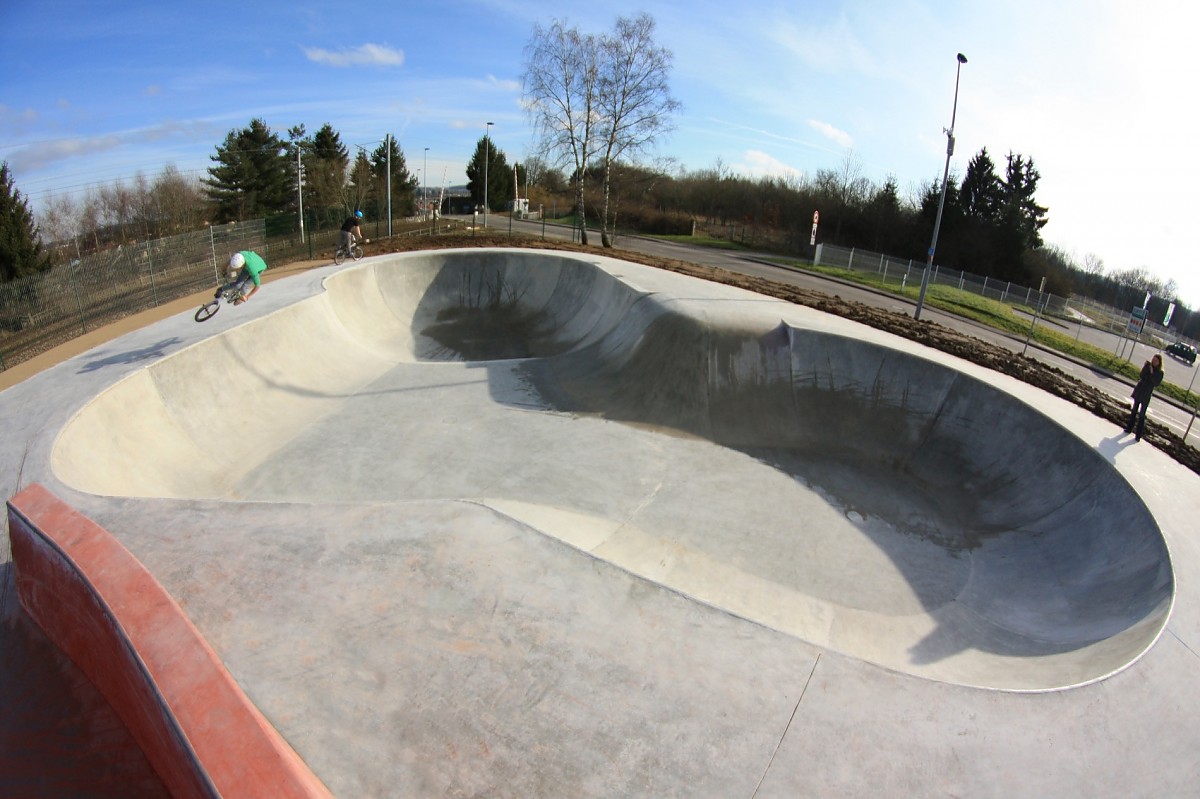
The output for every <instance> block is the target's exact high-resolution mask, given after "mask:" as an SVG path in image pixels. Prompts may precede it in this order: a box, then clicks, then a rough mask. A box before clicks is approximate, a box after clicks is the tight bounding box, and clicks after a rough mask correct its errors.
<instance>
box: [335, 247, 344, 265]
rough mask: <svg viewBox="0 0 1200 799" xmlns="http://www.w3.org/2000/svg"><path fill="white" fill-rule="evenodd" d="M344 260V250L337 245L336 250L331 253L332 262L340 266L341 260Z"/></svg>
mask: <svg viewBox="0 0 1200 799" xmlns="http://www.w3.org/2000/svg"><path fill="white" fill-rule="evenodd" d="M344 260H346V251H345V250H343V249H342V248H341V247H338V248H337V250H335V251H334V253H333V262H334V263H335V264H337V265H338V266H341V265H342V261H344Z"/></svg>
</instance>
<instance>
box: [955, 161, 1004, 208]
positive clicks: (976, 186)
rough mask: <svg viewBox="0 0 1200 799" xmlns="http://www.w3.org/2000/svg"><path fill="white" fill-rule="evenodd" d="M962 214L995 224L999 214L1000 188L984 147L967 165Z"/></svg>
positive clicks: (992, 164)
mask: <svg viewBox="0 0 1200 799" xmlns="http://www.w3.org/2000/svg"><path fill="white" fill-rule="evenodd" d="M960 193H961V195H962V208H963V213H964V214H965V215H966V216H967V217H969V218H972V219H977V220H981V221H984V222H995V221H996V218H997V217H998V216H999V213H1000V201H1001V197H1000V194H1001V186H1000V178H999V177H998V176H997V175H996V165H995V164H994V163H992V158H991V156H989V155H988V151H987V148H986V147H984V148H983V149H982V150H980V151H979V152H978V153H976V154H975V157H974V158H972V159H971V161H970V163H968V164H967V173H966V175H964V176H963V182H962V188H961V189H960Z"/></svg>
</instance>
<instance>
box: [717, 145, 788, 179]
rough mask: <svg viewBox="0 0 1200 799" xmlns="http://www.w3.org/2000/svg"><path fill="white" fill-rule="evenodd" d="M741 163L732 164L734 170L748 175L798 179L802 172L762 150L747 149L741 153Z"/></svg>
mask: <svg viewBox="0 0 1200 799" xmlns="http://www.w3.org/2000/svg"><path fill="white" fill-rule="evenodd" d="M742 158H743V159H745V160H744V161H743V162H742V163H739V164H732V165H731V167H732V169H733V171H734V172H737V173H740V174H744V175H749V176H750V177H755V178H759V177H772V178H779V177H782V178H789V179H799V178H800V177H801V176H802V175H803V173H802V172H801V171H800V170H798V169H796V168H795V167H792V166H789V165H788V164H785V163H783V162H782V161H780V160H779V159H778V158H775V157H774V156H772V155H768V154H767V153H764V152H763V151H762V150H747V151H746V152H745V153H743V155H742Z"/></svg>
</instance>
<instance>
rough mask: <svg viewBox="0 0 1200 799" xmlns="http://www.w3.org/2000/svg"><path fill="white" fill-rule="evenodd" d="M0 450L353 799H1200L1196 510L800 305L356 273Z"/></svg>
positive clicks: (33, 411) (121, 351)
mask: <svg viewBox="0 0 1200 799" xmlns="http://www.w3.org/2000/svg"><path fill="white" fill-rule="evenodd" d="M0 423H2V425H3V429H4V430H5V431H6V441H7V442H8V444H9V446H8V447H7V448H5V449H4V450H2V451H0V479H3V480H4V481H5V484H6V485H10V486H14V487H18V488H19V487H21V486H23V485H27V484H28V483H30V482H34V481H38V482H42V483H44V484H45V485H46V486H47V487H48V488H50V489H51V490H52V491H54V492H55V493H56V494H58V495H59V496H61V497H62V498H63V499H64V500H65V501H67V502H69V503H70V504H71V505H73V506H74V507H76V508H78V509H79V510H80V511H81V512H83V513H85V514H87V515H88V516H89V517H91V518H93V519H94V520H96V521H97V522H98V523H99V524H101V525H103V526H104V527H105V528H106V529H108V530H109V531H111V532H112V533H113V534H114V535H115V536H117V537H118V538H119V539H120V540H121V542H122V543H123V544H124V545H125V546H126V547H127V548H128V549H129V550H130V551H131V552H132V553H133V554H134V555H135V556H136V557H137V558H139V559H140V560H141V561H142V562H143V563H144V564H145V565H146V566H147V568H148V569H149V570H150V571H151V572H152V573H153V574H154V575H155V576H156V578H157V579H158V580H159V581H160V582H161V583H162V584H163V586H164V587H165V588H166V589H167V590H168V591H169V592H170V593H171V595H172V596H173V597H175V598H176V600H177V601H178V602H179V604H180V605H181V606H182V607H183V609H184V610H185V611H186V613H187V614H188V616H189V617H190V618H191V620H192V621H193V622H194V623H195V624H196V626H197V628H198V629H199V630H200V631H201V632H202V633H203V635H204V636H205V638H206V640H207V641H208V642H209V643H210V644H211V646H212V647H213V649H214V651H215V652H217V653H218V654H219V656H220V657H221V659H222V660H223V661H224V663H225V665H226V666H227V668H228V669H229V671H230V673H231V674H232V675H233V676H234V677H235V678H236V680H237V681H238V682H239V684H240V685H241V686H242V687H243V688H244V690H245V691H246V693H247V695H248V696H249V697H250V699H251V700H252V701H253V702H254V703H255V704H256V705H257V706H258V708H259V709H260V710H261V711H262V712H263V713H264V715H265V716H266V717H267V718H268V719H269V720H270V722H271V723H272V724H273V725H275V727H276V728H277V729H278V730H279V731H280V732H281V734H282V735H283V736H284V738H285V739H286V740H287V741H288V742H289V743H290V744H291V745H292V747H293V748H294V749H295V750H296V751H297V752H298V753H299V754H300V755H301V756H302V757H303V758H304V759H305V761H306V762H307V763H308V764H309V766H310V767H311V768H312V769H313V771H314V772H315V773H316V774H317V775H318V776H319V777H320V778H321V779H322V780H323V781H324V782H325V783H326V785H328V786H329V788H330V789H331V790H332V791H333V792H334V793H335V794H336V795H338V796H345V797H352V796H353V797H367V796H484V795H486V796H513V797H518V796H521V797H527V796H579V797H584V796H587V797H602V796H603V797H608V796H688V797H696V796H705V797H707V796H712V797H726V796H756V797H758V798H759V799H766V798H767V797H789V796H799V795H810V796H829V795H844V796H850V795H879V794H880V793H889V794H890V793H895V794H900V795H939V794H944V795H971V796H1028V795H1041V796H1065V795H1090V796H1108V795H1111V796H1138V795H1181V794H1185V793H1187V792H1188V791H1190V790H1191V789H1192V788H1194V785H1195V784H1196V781H1197V780H1198V779H1200V761H1198V760H1197V758H1196V756H1195V752H1196V751H1197V750H1198V748H1200V719H1198V718H1197V717H1196V714H1195V711H1194V708H1195V707H1197V706H1200V657H1198V656H1197V652H1200V590H1198V589H1197V585H1200V581H1197V579H1196V578H1197V575H1200V543H1198V542H1197V539H1196V537H1195V536H1194V534H1193V530H1194V527H1195V519H1196V518H1197V515H1198V511H1200V500H1198V499H1197V498H1198V497H1200V480H1198V478H1197V476H1196V475H1195V474H1193V473H1191V472H1189V471H1188V470H1186V469H1184V468H1183V467H1181V466H1179V464H1177V463H1175V462H1174V461H1171V460H1170V459H1169V458H1167V457H1166V456H1165V455H1163V454H1162V453H1160V452H1157V451H1156V450H1154V449H1152V448H1150V447H1148V446H1145V445H1132V439H1126V438H1123V437H1121V435H1120V431H1119V430H1117V429H1115V428H1114V427H1113V426H1112V425H1111V424H1109V423H1107V422H1105V421H1103V420H1101V419H1098V418H1097V417H1095V416H1093V415H1092V414H1091V413H1089V412H1088V411H1086V410H1085V409H1081V408H1078V407H1075V406H1072V405H1069V404H1068V403H1065V402H1063V401H1061V400H1058V399H1056V398H1054V397H1051V396H1050V395H1048V394H1046V393H1044V392H1042V391H1039V390H1037V389H1036V388H1033V387H1031V386H1029V385H1026V384H1022V383H1019V382H1017V381H1015V380H1012V379H1010V378H1007V377H1005V376H1003V375H999V374H997V373H994V372H990V371H988V370H986V369H983V368H979V367H976V366H973V365H971V364H968V363H965V362H962V361H960V360H958V359H956V358H953V357H951V356H948V355H945V354H942V353H939V352H935V351H932V350H928V349H926V348H922V347H919V346H917V345H914V344H913V343H912V342H908V341H904V340H901V339H898V338H896V337H893V336H890V335H888V334H886V333H883V332H880V331H877V330H874V329H869V328H866V327H863V326H861V325H857V324H855V323H852V322H849V321H847V320H844V319H840V318H836V317H832V316H829V315H826V314H822V313H820V312H818V311H815V310H812V309H808V308H803V307H798V306H794V305H791V304H788V303H785V302H781V301H779V300H775V299H771V298H767V297H763V296H761V295H756V294H752V293H749V292H745V291H741V290H737V289H733V288H730V287H727V286H720V285H715V284H711V283H707V282H704V281H700V280H695V279H692V278H688V277H685V276H682V275H678V274H674V273H670V272H666V271H662V270H657V269H653V268H650V267H645V266H640V265H636V264H630V263H626V262H622V261H616V260H613V259H610V258H606V257H604V256H602V255H598V254H597V255H578V254H565V253H562V254H554V253H548V252H546V251H533V250H507V249H506V250H470V251H466V250H464V251H444V252H426V253H413V254H406V255H395V256H381V257H378V258H373V259H366V260H364V261H362V262H360V263H358V264H356V265H353V266H346V267H342V268H334V267H325V268H321V269H317V270H315V271H313V272H311V273H306V274H303V275H298V276H296V277H289V278H287V279H286V280H280V281H276V282H273V283H271V284H269V285H268V286H267V287H266V288H265V289H264V291H263V292H261V293H260V295H258V296H256V297H255V300H254V302H252V303H250V304H248V305H245V306H240V307H239V308H230V309H228V310H223V311H222V312H221V313H220V314H219V315H218V316H216V317H215V318H214V319H213V320H211V321H209V322H206V323H204V324H203V325H198V324H196V323H195V322H193V321H192V319H191V314H190V313H187V314H181V315H178V316H175V317H171V318H170V319H166V320H163V321H161V322H159V323H157V324H155V325H152V326H150V327H147V328H144V329H142V330H139V331H136V332H134V333H131V334H129V335H128V336H126V337H124V338H122V339H118V340H116V341H114V342H112V343H111V344H108V345H104V346H102V347H100V348H97V349H96V350H94V351H90V352H88V353H85V354H83V355H81V356H78V357H77V358H75V359H72V360H71V361H68V362H66V363H63V364H61V365H59V366H58V367H55V368H54V369H51V370H48V371H47V372H46V373H44V374H41V375H38V376H36V377H34V378H31V379H29V380H26V381H24V382H22V383H20V384H18V385H17V386H14V387H13V388H11V389H8V390H6V391H4V392H0ZM0 633H2V631H0ZM0 643H2V642H0Z"/></svg>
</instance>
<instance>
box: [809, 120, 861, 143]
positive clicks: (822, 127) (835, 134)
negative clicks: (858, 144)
mask: <svg viewBox="0 0 1200 799" xmlns="http://www.w3.org/2000/svg"><path fill="white" fill-rule="evenodd" d="M808 126H809V127H810V128H812V129H813V130H815V131H816V132H817V133H820V134H821V135H822V136H824V137H825V138H826V139H829V140H830V141H831V142H833V143H834V144H836V145H838V146H839V147H846V148H851V147H853V146H854V139H853V138H852V137H851V136H850V134H849V133H847V132H846V131H844V130H841V129H839V128H835V127H834V126H833V125H830V124H829V123H828V122H821V121H820V120H818V119H810V120H808Z"/></svg>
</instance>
